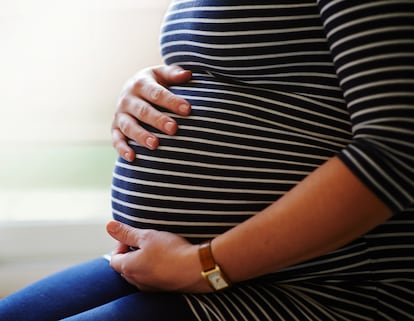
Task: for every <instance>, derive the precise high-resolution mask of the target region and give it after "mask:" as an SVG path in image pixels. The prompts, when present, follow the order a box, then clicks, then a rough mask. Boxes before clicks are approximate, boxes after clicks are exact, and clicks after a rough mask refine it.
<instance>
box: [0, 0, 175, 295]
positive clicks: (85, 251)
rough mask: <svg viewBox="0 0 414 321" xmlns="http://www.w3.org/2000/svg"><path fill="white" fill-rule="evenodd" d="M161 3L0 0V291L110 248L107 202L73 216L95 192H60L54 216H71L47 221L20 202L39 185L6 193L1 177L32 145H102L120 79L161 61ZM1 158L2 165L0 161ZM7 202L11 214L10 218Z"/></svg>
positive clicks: (24, 162)
mask: <svg viewBox="0 0 414 321" xmlns="http://www.w3.org/2000/svg"><path fill="white" fill-rule="evenodd" d="M168 2H169V1H168V0H155V1H146V0H38V1H33V0H13V1H10V0H0V147H1V148H0V168H1V169H0V211H3V213H0V296H4V295H6V294H8V293H10V292H12V291H14V290H16V289H18V288H20V287H21V286H24V285H26V284H27V283H30V282H32V281H33V280H36V279H38V278H39V277H42V276H44V275H47V274H49V273H50V272H53V271H57V270H60V269H61V268H63V267H66V266H69V265H71V264H74V263H77V262H80V261H82V260H84V259H88V258H93V257H96V256H99V255H101V254H104V253H106V252H108V251H111V249H112V244H113V242H112V240H110V239H109V237H108V236H106V234H105V232H104V224H105V221H106V220H107V218H108V213H109V208H108V211H107V213H104V214H103V215H102V218H96V217H92V218H91V217H90V216H88V215H89V214H88V215H86V216H87V218H88V219H87V220H85V219H84V216H85V215H82V212H83V211H84V213H86V212H88V213H89V212H91V213H92V212H94V211H95V212H96V211H103V208H106V205H103V204H104V200H105V198H106V196H105V191H102V190H99V191H93V192H94V193H95V194H92V193H89V192H88V190H85V193H86V194H84V193H83V192H82V190H77V191H76V193H77V194H76V195H80V196H79V197H78V196H74V197H73V198H69V197H68V195H70V194H68V193H65V194H62V195H61V196H62V198H61V199H62V200H66V201H67V203H66V204H65V203H59V204H60V206H61V208H62V212H63V209H65V210H66V211H67V212H70V211H71V209H69V208H68V206H69V205H68V204H72V205H73V206H76V207H75V208H76V215H72V217H68V218H66V217H60V218H59V220H56V221H55V220H53V219H50V218H49V219H47V220H45V219H44V218H43V217H42V214H44V213H40V210H39V208H37V207H36V206H35V204H34V203H35V202H30V199H31V198H30V197H32V199H34V198H33V195H35V196H34V197H35V198H36V199H38V197H36V195H43V194H44V193H46V194H45V195H44V197H45V199H48V198H49V199H50V195H49V194H47V191H45V190H43V189H42V190H40V189H39V190H38V189H36V187H34V186H24V180H23V184H21V185H22V186H20V184H19V186H17V187H16V186H14V187H13V189H11V188H9V186H7V185H5V184H3V185H2V182H5V181H7V179H6V175H7V177H8V179H10V175H11V177H12V178H13V177H16V180H17V178H18V175H22V173H28V172H30V171H28V170H27V167H29V169H30V168H31V167H30V166H31V164H30V159H25V157H27V153H25V151H27V150H29V147H30V151H31V153H33V151H36V149H37V146H42V148H44V147H45V146H46V148H47V146H56V145H58V146H65V144H72V145H73V144H78V145H82V144H86V145H87V144H95V145H96V144H107V145H108V146H109V144H110V130H109V127H110V122H111V120H112V114H113V110H114V107H115V103H116V100H117V96H118V93H119V91H120V89H121V86H122V84H123V83H124V81H125V80H126V79H127V78H128V77H129V76H131V75H132V74H133V73H134V72H135V71H136V70H138V69H140V68H143V67H145V66H148V65H153V64H158V63H160V61H161V60H160V56H159V48H158V33H159V27H160V22H161V20H162V16H163V13H164V11H165V9H166V7H167V4H168ZM39 150H41V148H39ZM11 155H12V156H11ZM6 156H7V159H8V163H6V164H5V163H4V161H3V164H1V162H2V159H3V160H4V159H6ZM11 157H15V160H13V158H11ZM11 164H14V167H13V166H11ZM37 165H39V164H37ZM65 166H66V168H70V167H71V163H70V162H68V163H67V164H65ZM19 168H22V169H23V168H24V170H22V171H19V170H18V169H19ZM35 168H36V169H37V170H38V171H40V170H41V168H42V167H41V166H40V165H39V166H37V167H35ZM11 169H12V171H10V170H11ZM83 170H86V171H87V170H88V169H83ZM31 174H33V175H35V176H36V175H38V176H39V177H40V179H41V177H42V175H46V176H47V172H46V173H43V174H42V173H38V172H33V173H31ZM108 174H110V173H104V174H102V175H108ZM2 175H3V177H2ZM13 175H15V176H13ZM19 179H21V177H20V178H19ZM75 185H76V184H75ZM72 189H73V186H72ZM59 191H60V190H55V191H53V192H54V193H59ZM62 191H64V190H62ZM72 192H73V191H72ZM13 193H14V194H13ZM42 193H43V194H42ZM87 193H89V194H87ZM96 193H98V194H99V193H101V194H99V196H97V195H98V194H96ZM102 193H104V194H102ZM24 195H25V196H26V197H24ZM29 195H31V196H30V197H29ZM73 195H75V194H73ZM88 197H89V198H88ZM97 197H98V199H97ZM57 199H59V198H57ZM81 200H83V201H84V203H81ZM86 202H88V203H87V207H86V206H85V204H86ZM11 203H12V205H18V206H9V205H10V204H11ZM2 205H4V206H2ZM108 206H109V195H108ZM11 208H18V209H19V213H17V214H16V215H14V216H13V213H11V212H12V211H11V210H10V209H11ZM52 210H53V211H55V209H54V208H53V209H52ZM56 212H58V213H59V208H56ZM26 213H29V214H30V218H29V217H25V215H26ZM58 213H57V214H58ZM72 213H73V211H72ZM10 215H11V216H10ZM36 215H38V218H37V219H36V217H37V216H36ZM2 217H3V219H2ZM4 217H6V218H7V219H4ZM33 218H35V219H33Z"/></svg>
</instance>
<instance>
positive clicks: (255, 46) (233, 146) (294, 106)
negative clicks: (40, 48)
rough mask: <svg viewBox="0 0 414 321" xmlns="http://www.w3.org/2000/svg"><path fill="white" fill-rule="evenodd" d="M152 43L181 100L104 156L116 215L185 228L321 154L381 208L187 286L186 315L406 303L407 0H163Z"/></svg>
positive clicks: (221, 316)
mask: <svg viewBox="0 0 414 321" xmlns="http://www.w3.org/2000/svg"><path fill="white" fill-rule="evenodd" d="M161 46H162V54H163V57H164V59H165V62H166V63H167V64H177V65H180V66H183V67H184V68H187V69H191V70H192V71H193V74H194V77H193V80H192V81H191V82H190V83H188V84H185V85H181V86H175V87H172V88H171V90H172V91H173V92H174V93H176V94H178V95H181V96H183V97H185V98H186V99H187V100H188V101H189V102H190V103H191V105H192V114H191V116H189V117H179V116H177V115H172V116H173V117H175V118H176V119H177V121H178V123H179V131H178V133H177V135H175V136H171V137H170V136H167V135H164V134H162V133H158V135H159V137H160V143H161V146H160V147H159V148H158V149H157V150H156V151H148V150H146V149H145V148H142V147H140V146H137V145H136V144H134V143H133V142H131V145H133V146H134V148H135V149H136V151H137V153H138V155H137V158H136V160H135V161H134V162H132V163H128V162H126V161H124V160H122V159H119V160H118V161H117V163H116V167H115V171H114V176H113V187H112V188H113V192H112V196H113V198H112V202H113V215H114V217H115V218H116V219H118V220H120V221H123V222H126V223H128V224H130V225H132V226H136V227H141V228H154V229H159V230H166V231H171V232H174V233H178V234H180V235H182V236H184V237H186V238H188V239H189V240H190V241H191V242H200V241H202V240H205V239H208V238H213V237H215V236H216V235H218V234H220V233H223V232H225V231H226V230H228V229H229V228H231V227H233V226H235V225H237V224H238V223H240V222H242V221H244V220H246V219H247V218H249V217H251V216H252V215H254V214H255V213H257V212H258V211H260V210H261V209H263V208H264V207H266V206H268V205H269V204H270V203H272V202H274V201H276V200H277V199H278V198H279V197H281V196H282V195H283V194H284V193H286V192H287V191H288V190H289V189H291V188H292V187H293V186H294V185H295V184H297V183H298V182H300V181H301V180H302V179H303V178H304V177H306V176H307V175H308V174H309V173H310V172H312V171H313V170H314V169H315V168H317V167H318V166H320V165H321V164H322V163H323V162H325V161H326V160H327V159H329V158H330V157H332V156H334V155H338V156H339V157H340V158H341V159H342V160H343V162H344V163H345V164H346V165H347V166H348V167H349V168H350V169H351V170H352V171H353V172H354V173H355V174H356V175H357V176H358V177H359V178H360V179H361V180H362V181H363V182H364V183H366V184H367V186H369V187H370V188H371V189H372V190H373V191H374V192H375V193H376V194H377V195H378V196H379V197H380V198H381V199H382V200H383V201H384V202H385V203H386V204H388V206H389V207H390V208H391V209H392V210H393V211H394V213H395V214H394V216H393V218H392V219H390V220H389V221H388V222H387V223H385V224H384V225H382V226H380V227H378V228H377V229H375V230H374V231H372V232H370V233H368V234H367V235H365V236H363V237H361V238H360V239H358V240H355V241H354V242H352V244H349V245H347V246H345V247H344V248H341V249H338V250H337V251H335V252H333V253H330V254H328V255H326V256H324V257H321V258H319V259H316V260H313V261H311V262H306V263H304V264H302V265H299V266H294V267H291V268H290V269H287V270H284V271H280V272H278V273H274V274H271V275H269V276H265V277H263V278H262V279H260V280H254V281H253V282H247V283H246V284H241V285H239V286H237V287H234V288H232V289H231V290H230V291H224V292H222V293H216V294H209V295H186V299H187V300H188V303H189V305H190V307H191V308H192V309H193V311H194V313H195V315H196V316H197V318H198V319H199V320H237V321H239V320H260V321H263V320H412V319H414V317H413V315H414V314H413V313H414V312H413V311H414V305H413V302H414V281H413V277H414V216H413V215H414V210H413V204H414V188H413V186H414V165H413V163H414V1H412V0H407V1H403V0H398V1H394V0H384V1H380V0H378V1H346V0H333V1H324V0H320V1H319V2H317V1H310V0H284V1H274V0H255V1H253V0H251V1H233V0H232V1H229V0H177V1H173V3H172V4H171V7H170V9H169V11H168V13H167V15H166V18H165V22H164V24H163V28H162V33H161ZM150 130H151V131H154V132H156V131H155V130H154V129H152V128H150ZM321 193H323V191H321ZM338 201H340V200H338ZM327 210H329V209H327Z"/></svg>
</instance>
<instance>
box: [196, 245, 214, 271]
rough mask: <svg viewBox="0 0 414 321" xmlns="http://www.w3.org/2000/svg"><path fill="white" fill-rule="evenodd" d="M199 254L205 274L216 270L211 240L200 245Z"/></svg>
mask: <svg viewBox="0 0 414 321" xmlns="http://www.w3.org/2000/svg"><path fill="white" fill-rule="evenodd" d="M198 254H199V257H200V263H201V268H202V269H203V272H207V271H209V270H212V269H214V268H215V266H216V262H215V261H214V257H213V253H212V252H211V240H208V241H205V242H203V243H201V244H200V247H199V249H198Z"/></svg>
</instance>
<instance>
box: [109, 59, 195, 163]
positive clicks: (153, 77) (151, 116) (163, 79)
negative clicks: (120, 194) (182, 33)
mask: <svg viewBox="0 0 414 321" xmlns="http://www.w3.org/2000/svg"><path fill="white" fill-rule="evenodd" d="M191 76H192V74H191V72H190V71H187V70H183V69H182V68H180V67H178V66H158V67H152V68H148V69H146V70H144V71H141V72H139V73H138V74H137V75H136V76H135V77H134V78H132V79H131V80H130V81H129V82H128V83H127V84H126V86H125V88H124V90H123V92H122V94H121V97H120V99H119V101H118V104H117V108H116V113H115V117H114V120H113V123H112V145H113V146H114V147H115V149H116V150H117V152H118V153H119V154H120V155H121V157H123V158H124V159H125V160H127V161H132V160H134V158H135V152H134V151H133V149H132V148H131V147H129V146H128V144H127V140H128V139H132V140H134V141H135V142H137V143H138V144H140V145H142V146H145V147H147V148H149V149H152V150H153V149H156V148H157V147H158V144H159V141H158V138H157V137H156V136H155V135H154V134H153V133H151V132H149V131H148V130H146V129H145V128H143V127H142V126H140V124H148V125H150V126H151V127H154V128H156V129H158V130H159V131H161V132H163V133H166V134H168V135H174V134H175V133H176V131H177V129H178V126H177V123H176V121H175V120H174V119H173V118H171V117H169V116H167V115H166V114H165V113H163V112H161V111H159V110H158V109H156V108H154V107H153V106H154V105H156V106H159V107H162V108H164V109H166V110H169V111H171V112H173V113H175V114H178V115H182V116H186V115H189V114H190V112H191V106H190V104H189V103H188V102H187V101H186V100H185V99H184V98H182V97H179V96H177V95H174V94H173V93H172V92H171V91H170V90H168V89H167V88H166V87H169V86H170V85H173V84H179V83H183V82H187V81H189V80H190V79H191Z"/></svg>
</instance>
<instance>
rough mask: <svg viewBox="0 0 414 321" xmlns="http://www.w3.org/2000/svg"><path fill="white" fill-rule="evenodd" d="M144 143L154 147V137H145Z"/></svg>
mask: <svg viewBox="0 0 414 321" xmlns="http://www.w3.org/2000/svg"><path fill="white" fill-rule="evenodd" d="M145 144H147V146H148V147H149V148H151V149H152V148H155V138H154V137H152V136H149V137H147V139H146V140H145Z"/></svg>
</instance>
